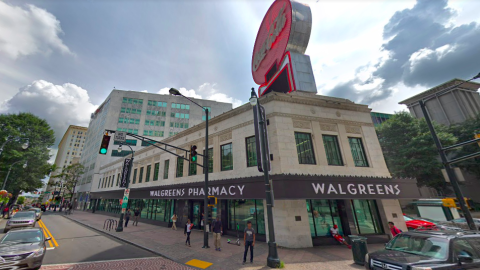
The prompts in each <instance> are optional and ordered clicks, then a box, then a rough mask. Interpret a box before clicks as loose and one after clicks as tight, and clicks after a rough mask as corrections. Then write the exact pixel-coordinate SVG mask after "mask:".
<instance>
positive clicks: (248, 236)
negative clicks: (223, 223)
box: [243, 220, 255, 264]
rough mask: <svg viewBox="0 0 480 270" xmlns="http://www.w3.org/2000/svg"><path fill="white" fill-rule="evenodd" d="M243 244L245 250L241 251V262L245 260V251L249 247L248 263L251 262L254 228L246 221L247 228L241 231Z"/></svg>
mask: <svg viewBox="0 0 480 270" xmlns="http://www.w3.org/2000/svg"><path fill="white" fill-rule="evenodd" d="M243 244H244V245H245V252H244V253H243V264H245V262H246V261H247V252H248V248H249V247H250V263H253V247H254V246H255V229H253V228H252V222H251V221H250V220H249V221H247V228H245V230H244V232H243Z"/></svg>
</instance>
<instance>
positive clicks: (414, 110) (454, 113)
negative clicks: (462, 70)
mask: <svg viewBox="0 0 480 270" xmlns="http://www.w3.org/2000/svg"><path fill="white" fill-rule="evenodd" d="M461 82H463V80H460V79H453V80H450V81H448V82H445V83H443V84H441V85H438V86H435V87H433V88H431V89H428V90H427V91H424V92H422V93H420V94H418V95H415V96H413V97H410V98H408V99H406V100H403V101H401V102H400V103H399V104H404V105H407V107H408V109H409V110H410V113H411V114H412V115H413V116H414V117H416V118H423V113H422V109H421V108H420V105H419V104H418V101H420V100H422V99H425V98H430V97H433V99H430V100H428V101H427V102H425V106H426V107H427V111H428V114H429V115H430V118H431V119H432V120H433V121H435V122H437V123H440V124H443V125H446V126H450V125H454V124H458V123H461V122H463V121H465V120H467V119H469V118H472V117H476V116H477V115H478V114H480V95H479V93H478V89H479V88H480V84H479V83H475V82H467V83H464V84H462V85H461V86H459V87H455V88H453V89H451V90H449V91H447V92H442V93H441V94H438V93H439V92H441V91H443V90H445V89H448V88H450V87H453V86H454V85H457V84H459V83H461ZM472 139H473V134H472ZM455 173H456V175H457V179H459V181H460V182H461V183H462V185H461V189H462V191H463V195H465V196H467V197H469V198H472V199H474V200H475V201H480V184H479V179H477V177H476V176H474V175H472V174H470V173H468V172H467V171H465V170H460V169H459V168H456V169H455ZM444 177H445V178H446V181H449V180H448V178H447V177H446V175H445V173H444Z"/></svg>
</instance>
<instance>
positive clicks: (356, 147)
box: [348, 138, 368, 167]
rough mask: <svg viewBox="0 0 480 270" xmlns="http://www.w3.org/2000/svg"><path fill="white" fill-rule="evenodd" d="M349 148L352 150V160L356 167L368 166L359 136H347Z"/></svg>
mask: <svg viewBox="0 0 480 270" xmlns="http://www.w3.org/2000/svg"><path fill="white" fill-rule="evenodd" d="M348 142H349V143H350V149H351V150H352V156H353V161H354V162H355V166H356V167H368V161H367V156H365V150H364V149H363V144H362V139H361V138H348Z"/></svg>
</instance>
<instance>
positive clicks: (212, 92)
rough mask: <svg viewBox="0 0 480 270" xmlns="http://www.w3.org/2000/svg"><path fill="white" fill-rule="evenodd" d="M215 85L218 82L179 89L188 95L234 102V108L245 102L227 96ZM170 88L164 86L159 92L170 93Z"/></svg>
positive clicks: (162, 93)
mask: <svg viewBox="0 0 480 270" xmlns="http://www.w3.org/2000/svg"><path fill="white" fill-rule="evenodd" d="M215 86H216V84H210V83H204V84H202V85H200V86H199V87H198V89H197V90H194V89H189V90H188V89H186V88H184V87H181V88H178V91H180V93H182V95H184V96H186V97H191V98H198V99H207V100H214V101H218V102H226V103H232V105H233V108H236V107H238V106H240V105H242V104H243V102H242V101H241V100H239V99H235V98H233V97H230V96H227V95H226V94H224V93H220V91H219V90H218V89H216V88H215ZM168 90H170V88H168V87H166V88H162V89H160V91H158V92H157V93H158V94H161V95H169V94H170V93H169V92H168Z"/></svg>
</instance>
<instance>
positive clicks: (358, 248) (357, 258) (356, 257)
mask: <svg viewBox="0 0 480 270" xmlns="http://www.w3.org/2000/svg"><path fill="white" fill-rule="evenodd" d="M348 237H349V238H350V240H351V241H352V254H353V261H354V262H355V263H356V264H358V265H362V266H363V265H365V255H367V253H368V249H367V238H366V237H363V236H358V235H349V236H348Z"/></svg>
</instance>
